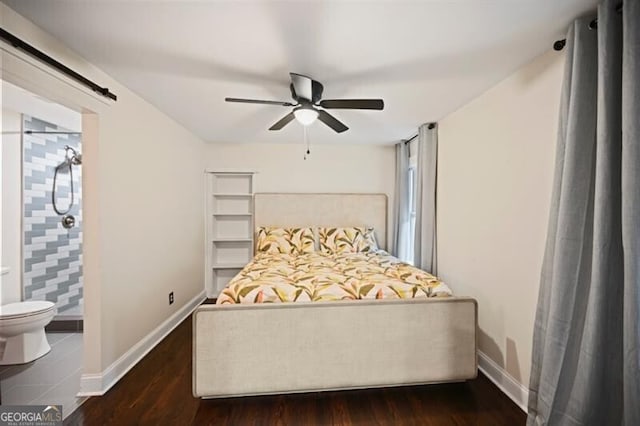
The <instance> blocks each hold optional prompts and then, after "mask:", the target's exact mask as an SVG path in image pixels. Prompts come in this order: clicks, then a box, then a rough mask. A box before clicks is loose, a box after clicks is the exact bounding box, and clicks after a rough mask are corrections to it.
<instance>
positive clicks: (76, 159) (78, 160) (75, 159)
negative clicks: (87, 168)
mask: <svg viewBox="0 0 640 426" xmlns="http://www.w3.org/2000/svg"><path fill="white" fill-rule="evenodd" d="M64 149H65V151H66V158H65V162H66V161H68V162H70V163H71V164H73V165H74V166H79V165H81V164H82V154H80V153H79V152H78V151H76V150H75V149H73V148H72V147H70V146H69V145H65V146H64ZM69 151H71V156H69Z"/></svg>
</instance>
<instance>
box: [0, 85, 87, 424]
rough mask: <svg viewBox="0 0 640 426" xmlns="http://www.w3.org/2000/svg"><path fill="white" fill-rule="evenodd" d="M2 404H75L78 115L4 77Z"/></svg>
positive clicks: (79, 291) (79, 311)
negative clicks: (13, 83)
mask: <svg viewBox="0 0 640 426" xmlns="http://www.w3.org/2000/svg"><path fill="white" fill-rule="evenodd" d="M1 152H2V251H1V252H0V253H1V256H0V259H1V266H2V275H1V279H2V281H1V285H0V401H1V403H2V404H3V405H58V404H59V405H63V414H64V415H65V417H66V415H68V414H69V413H70V412H71V411H73V409H74V408H75V407H77V406H78V405H79V404H81V403H82V401H83V399H82V398H77V397H76V394H77V393H78V391H79V389H80V375H81V373H82V356H83V339H82V336H83V335H82V324H83V321H82V320H83V313H84V306H83V276H82V143H81V115H80V114H79V113H78V112H76V111H72V110H70V109H67V108H65V107H62V106H61V105H58V104H55V103H52V102H50V101H48V100H46V99H44V98H42V97H39V96H36V95H34V94H32V93H30V92H28V91H26V90H24V89H22V88H19V87H17V86H14V85H11V84H9V83H7V82H4V81H3V82H2V150H1Z"/></svg>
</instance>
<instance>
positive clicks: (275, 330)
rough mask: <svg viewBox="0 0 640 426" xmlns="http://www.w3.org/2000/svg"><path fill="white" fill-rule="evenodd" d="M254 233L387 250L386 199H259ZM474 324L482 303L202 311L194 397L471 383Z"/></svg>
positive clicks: (459, 300)
mask: <svg viewBox="0 0 640 426" xmlns="http://www.w3.org/2000/svg"><path fill="white" fill-rule="evenodd" d="M254 225H255V226H256V227H258V226H263V225H279V226H370V227H373V228H374V229H375V230H376V237H377V240H378V245H379V246H380V247H381V248H385V247H386V240H387V198H386V196H385V195H383V194H256V195H255V196H254ZM453 289H454V292H455V285H453ZM476 324H477V305H476V301H475V300H473V299H471V298H468V297H448V298H432V299H411V300H372V301H353V302H351V301H349V302H347V301H344V302H322V303H292V304H255V305H235V306H229V305H225V306H219V305H202V306H200V307H199V308H198V309H197V310H196V311H195V313H194V315H193V394H194V396H196V397H202V398H219V397H232V396H245V395H262V394H274V393H293V392H312V391H323V390H336V389H357V388H370V387H386V386H401V385H410V384H421V383H437V382H447V381H462V380H467V379H472V378H474V377H476V374H477V359H476V327H477V326H476Z"/></svg>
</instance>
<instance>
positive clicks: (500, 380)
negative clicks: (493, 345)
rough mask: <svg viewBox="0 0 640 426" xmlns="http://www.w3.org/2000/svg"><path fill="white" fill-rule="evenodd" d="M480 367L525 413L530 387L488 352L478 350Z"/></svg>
mask: <svg viewBox="0 0 640 426" xmlns="http://www.w3.org/2000/svg"><path fill="white" fill-rule="evenodd" d="M478 368H479V369H480V371H482V372H483V373H484V375H485V376H487V377H488V378H489V380H491V381H492V382H493V383H494V384H495V385H496V386H497V387H498V388H500V390H501V391H502V392H503V393H504V394H505V395H507V396H508V397H509V398H511V400H512V401H513V402H515V403H516V404H517V405H518V407H520V409H521V410H522V411H524V412H525V413H526V412H527V405H528V402H529V389H528V388H527V387H526V386H524V385H522V384H521V383H520V382H518V381H517V380H516V379H514V378H513V376H511V375H510V374H509V373H507V372H506V370H505V369H504V368H502V367H500V366H499V365H498V364H496V363H495V361H493V360H492V359H491V358H489V357H488V356H487V355H486V354H484V353H482V352H480V351H478Z"/></svg>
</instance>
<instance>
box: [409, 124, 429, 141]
mask: <svg viewBox="0 0 640 426" xmlns="http://www.w3.org/2000/svg"><path fill="white" fill-rule="evenodd" d="M434 127H436V123H429V129H430V130H431V129H433V128H434ZM417 137H418V134H417V133H416V134H415V135H413V136H411V137H410V138H409V139H407V140H406V141H404V143H405V144H408V143H409V142H411V141H412V140H414V139H415V138H417Z"/></svg>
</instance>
